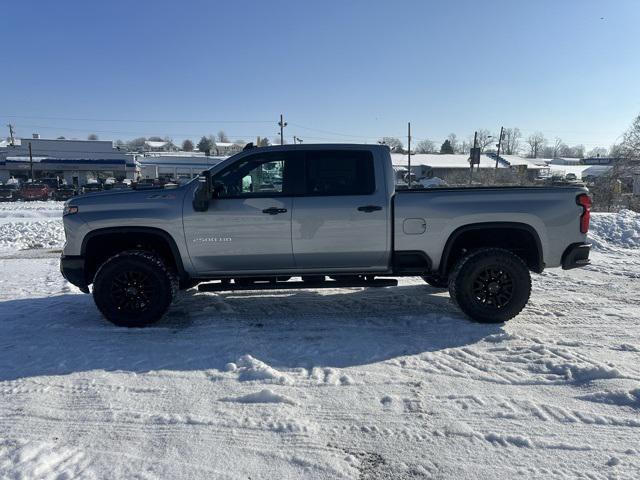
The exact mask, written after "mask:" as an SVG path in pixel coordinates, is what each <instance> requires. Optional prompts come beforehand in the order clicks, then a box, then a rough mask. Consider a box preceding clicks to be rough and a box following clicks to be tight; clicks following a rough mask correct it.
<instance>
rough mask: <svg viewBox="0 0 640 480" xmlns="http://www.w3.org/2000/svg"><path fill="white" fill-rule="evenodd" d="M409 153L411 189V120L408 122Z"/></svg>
mask: <svg viewBox="0 0 640 480" xmlns="http://www.w3.org/2000/svg"><path fill="white" fill-rule="evenodd" d="M407 129H408V130H407V154H408V155H409V162H408V164H409V180H408V181H409V189H411V122H409V123H408V124H407Z"/></svg>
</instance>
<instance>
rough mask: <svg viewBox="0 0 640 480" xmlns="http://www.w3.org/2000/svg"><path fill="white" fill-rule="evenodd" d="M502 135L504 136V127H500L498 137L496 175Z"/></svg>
mask: <svg viewBox="0 0 640 480" xmlns="http://www.w3.org/2000/svg"><path fill="white" fill-rule="evenodd" d="M503 135H504V127H500V136H499V137H498V153H497V155H496V174H497V173H498V160H499V159H500V147H501V146H502V136H503Z"/></svg>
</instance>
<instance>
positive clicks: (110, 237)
mask: <svg viewBox="0 0 640 480" xmlns="http://www.w3.org/2000/svg"><path fill="white" fill-rule="evenodd" d="M133 248H143V249H148V250H151V251H155V252H157V253H158V254H159V255H160V256H161V257H162V258H163V260H165V261H166V262H167V263H168V266H170V267H173V268H174V269H175V271H176V273H177V275H178V277H179V278H180V280H187V279H188V278H189V275H188V273H187V272H186V270H185V269H184V264H183V262H182V256H181V255H180V250H179V249H178V245H177V244H176V242H175V240H174V239H173V237H172V236H171V234H170V233H169V232H167V231H165V230H162V229H160V228H155V227H108V228H99V229H96V230H92V231H91V232H89V233H87V235H85V237H84V239H83V240H82V246H81V253H80V254H81V255H82V257H84V259H85V276H86V278H87V280H88V283H91V281H92V280H93V275H94V274H95V272H96V271H97V269H98V268H99V266H100V265H101V264H102V263H103V262H104V261H105V260H107V259H108V258H110V257H111V256H113V255H115V254H117V253H119V252H122V251H124V250H128V249H133Z"/></svg>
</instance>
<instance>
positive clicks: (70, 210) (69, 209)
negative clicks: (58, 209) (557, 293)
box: [62, 204, 78, 217]
mask: <svg viewBox="0 0 640 480" xmlns="http://www.w3.org/2000/svg"><path fill="white" fill-rule="evenodd" d="M74 213H78V207H76V206H75V205H67V204H65V205H64V210H62V216H63V217H64V216H65V215H73V214H74Z"/></svg>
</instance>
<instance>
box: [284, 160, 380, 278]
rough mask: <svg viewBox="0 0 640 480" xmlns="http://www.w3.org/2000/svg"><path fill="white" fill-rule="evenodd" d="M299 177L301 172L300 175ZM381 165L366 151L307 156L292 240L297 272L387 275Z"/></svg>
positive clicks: (294, 211)
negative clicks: (380, 180)
mask: <svg viewBox="0 0 640 480" xmlns="http://www.w3.org/2000/svg"><path fill="white" fill-rule="evenodd" d="M301 173H302V172H301ZM376 178H384V172H383V171H382V165H381V164H380V163H379V162H377V161H375V159H374V157H373V154H372V153H371V152H370V151H367V150H350V149H344V150H333V151H332V150H319V151H313V150H310V151H307V152H306V153H305V159H304V173H303V179H302V185H301V186H298V188H300V189H301V190H302V191H299V192H298V194H297V195H296V196H295V197H294V198H293V214H292V223H291V235H292V245H293V255H294V261H295V264H296V267H297V268H300V269H323V270H325V271H326V270H336V271H340V270H341V269H346V270H353V271H380V270H385V269H386V268H387V266H388V261H389V253H388V252H389V245H388V237H389V236H388V233H387V229H388V228H389V225H388V223H389V221H388V215H389V212H388V208H389V206H388V202H387V193H386V191H385V184H384V182H379V184H376Z"/></svg>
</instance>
